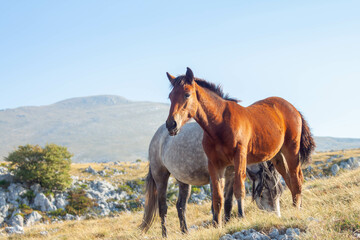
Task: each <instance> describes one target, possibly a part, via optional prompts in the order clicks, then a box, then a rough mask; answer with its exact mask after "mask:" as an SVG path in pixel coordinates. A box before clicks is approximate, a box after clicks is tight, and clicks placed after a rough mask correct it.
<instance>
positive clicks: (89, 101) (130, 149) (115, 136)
mask: <svg viewBox="0 0 360 240" xmlns="http://www.w3.org/2000/svg"><path fill="white" fill-rule="evenodd" d="M167 111H168V105H167V104H163V103H153V102H132V101H129V100H126V99H124V98H122V97H118V96H94V97H85V98H74V99H69V100H65V101H61V102H58V103H55V104H52V105H48V106H41V107H21V108H16V109H7V110H2V111H1V112H0V133H1V136H2V137H1V139H0V156H1V157H4V156H7V154H8V152H9V151H12V150H14V148H15V147H17V146H18V145H24V144H27V143H30V144H40V145H44V144H46V143H56V144H60V145H64V146H67V147H68V148H69V150H70V152H72V153H74V158H73V161H74V162H94V161H97V162H108V161H134V160H136V159H138V158H141V159H146V158H147V146H148V144H149V142H150V139H151V137H152V135H153V134H154V132H155V131H156V129H157V128H158V127H159V125H160V124H162V123H163V122H164V121H165V119H166V116H167V115H166V114H167ZM4 136H5V137H4Z"/></svg>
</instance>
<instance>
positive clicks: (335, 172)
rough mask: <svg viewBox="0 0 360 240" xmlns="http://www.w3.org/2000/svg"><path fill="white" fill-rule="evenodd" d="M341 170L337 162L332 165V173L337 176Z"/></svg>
mask: <svg viewBox="0 0 360 240" xmlns="http://www.w3.org/2000/svg"><path fill="white" fill-rule="evenodd" d="M339 170H340V168H339V166H338V165H337V164H334V165H332V167H331V173H332V174H333V176H335V175H336V174H337V173H338V172H339Z"/></svg>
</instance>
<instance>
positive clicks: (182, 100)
mask: <svg viewBox="0 0 360 240" xmlns="http://www.w3.org/2000/svg"><path fill="white" fill-rule="evenodd" d="M166 74H167V77H168V79H169V81H170V83H171V87H172V90H171V92H170V94H169V98H170V101H171V105H170V110H169V116H168V118H167V120H166V127H167V129H168V132H169V134H170V135H171V136H174V135H176V134H178V132H179V130H180V129H181V127H182V126H183V125H184V124H185V123H186V122H187V121H188V120H189V119H191V118H193V119H194V120H195V121H196V122H197V123H198V124H199V125H200V126H201V128H202V129H203V130H204V136H203V140H202V145H203V148H204V151H205V153H206V156H207V158H208V169H209V173H210V176H211V182H212V187H213V194H212V200H213V208H214V214H213V224H214V226H219V225H221V217H219V216H221V211H222V206H223V202H224V199H223V196H222V190H223V188H224V181H223V180H224V173H225V169H226V167H227V166H234V169H235V178H234V185H233V191H234V194H235V198H236V199H237V201H238V216H239V217H244V216H245V213H244V198H245V185H244V181H245V178H246V166H247V165H249V164H253V163H260V162H264V161H268V160H271V161H272V163H273V164H274V165H275V168H276V169H277V171H278V172H279V173H280V174H281V175H282V176H283V178H284V180H285V183H286V185H287V186H288V187H289V189H290V191H291V194H292V201H293V205H294V206H295V207H296V208H297V209H300V207H301V187H302V182H303V178H304V177H303V174H302V171H301V164H306V163H309V162H310V160H311V152H312V151H313V150H314V148H315V142H314V139H313V137H312V134H311V132H310V129H309V125H308V123H307V122H306V121H305V120H304V118H303V116H302V114H301V113H300V112H299V111H298V110H297V109H296V108H295V107H294V106H293V105H292V104H290V103H289V102H287V101H286V100H284V99H282V98H280V97H269V98H266V99H264V100H260V101H258V102H255V103H254V104H252V105H250V106H248V107H243V106H241V105H240V104H238V100H237V99H234V98H230V97H229V96H228V95H225V94H224V93H223V92H222V89H221V87H220V86H216V85H215V84H213V83H210V82H207V81H205V80H203V79H199V78H195V77H194V74H193V72H192V70H191V69H190V68H187V71H186V73H185V75H181V76H178V77H174V76H172V75H170V74H169V73H166ZM184 151H186V150H184ZM278 159H283V161H279V160H278Z"/></svg>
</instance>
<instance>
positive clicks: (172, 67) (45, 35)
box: [0, 0, 360, 137]
mask: <svg viewBox="0 0 360 240" xmlns="http://www.w3.org/2000/svg"><path fill="white" fill-rule="evenodd" d="M359 9H360V1H346V0H344V1H331V0H326V1H325V0H324V1H265V0H264V1H110V0H107V1H90V0H86V1H85V0H84V1H70V0H68V1H66V0H65V1H25V0H23V1H21V0H19V1H1V2H0V82H1V94H0V109H3V108H15V107H19V106H27V105H47V104H51V103H54V102H57V101H60V100H63V99H67V98H72V97H80V96H90V95H99V94H115V95H120V96H123V97H126V98H128V99H130V100H136V101H137V100H146V101H156V102H169V100H168V99H167V96H168V93H169V83H168V80H167V78H166V75H165V72H166V71H168V72H170V73H171V74H173V75H179V74H184V73H185V70H186V67H190V68H192V70H193V72H194V74H195V76H197V77H201V78H204V79H206V80H208V81H211V82H215V83H221V84H222V85H223V87H224V91H225V92H228V93H229V94H230V95H231V96H234V97H237V98H239V99H241V100H243V102H242V104H243V105H245V106H247V105H249V104H251V103H252V102H254V101H257V100H259V99H262V98H265V97H268V96H281V97H283V98H285V99H287V100H288V101H290V102H291V103H293V104H294V105H295V106H296V107H297V108H298V109H299V110H300V111H302V113H303V114H304V115H305V117H306V119H307V120H308V122H309V124H310V126H311V127H312V129H313V132H314V134H315V135H317V136H335V137H360V94H359V89H360V83H359V82H360V14H359Z"/></svg>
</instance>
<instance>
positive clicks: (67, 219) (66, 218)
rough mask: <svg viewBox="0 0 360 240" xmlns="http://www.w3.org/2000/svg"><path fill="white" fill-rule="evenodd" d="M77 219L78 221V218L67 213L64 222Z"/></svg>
mask: <svg viewBox="0 0 360 240" xmlns="http://www.w3.org/2000/svg"><path fill="white" fill-rule="evenodd" d="M75 219H76V217H75V216H74V215H71V214H69V213H67V214H66V215H65V216H64V220H66V221H70V220H75Z"/></svg>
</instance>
